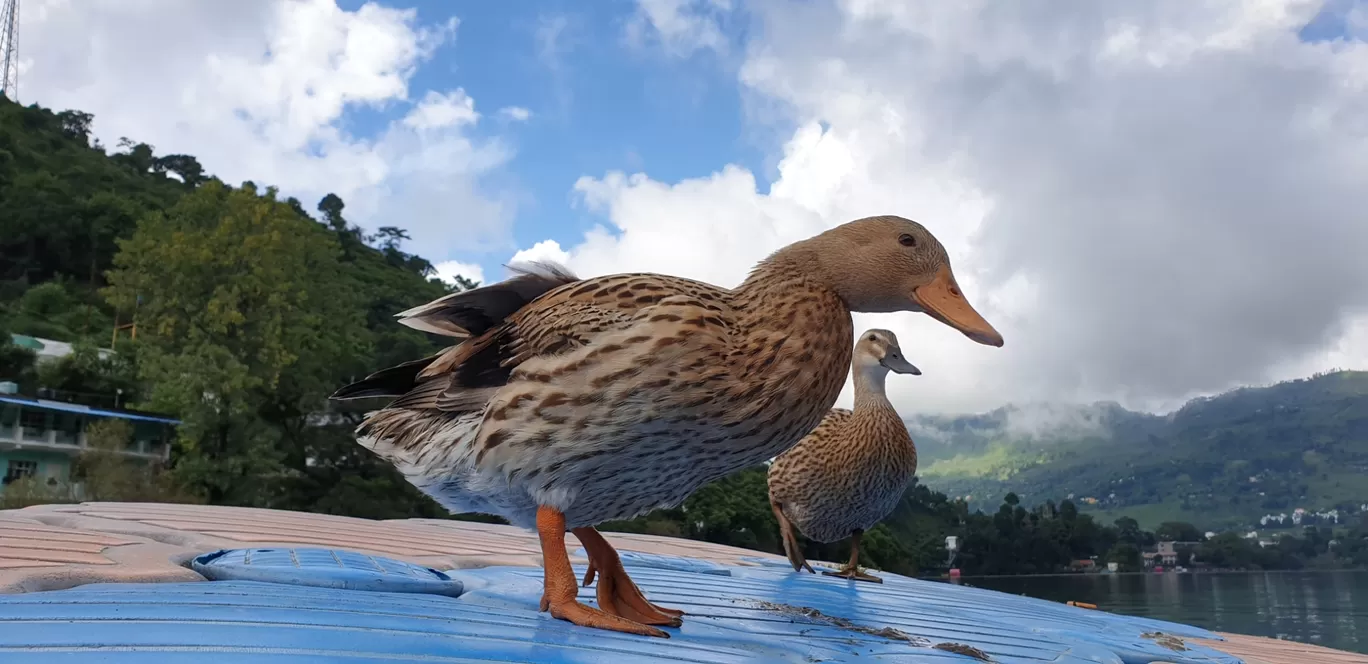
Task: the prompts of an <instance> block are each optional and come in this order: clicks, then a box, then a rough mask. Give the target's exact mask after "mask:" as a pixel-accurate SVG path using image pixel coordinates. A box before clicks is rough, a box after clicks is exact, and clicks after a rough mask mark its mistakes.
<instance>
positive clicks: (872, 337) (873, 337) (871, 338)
mask: <svg viewBox="0 0 1368 664" xmlns="http://www.w3.org/2000/svg"><path fill="white" fill-rule="evenodd" d="M869 340H870V341H878V340H879V338H878V337H876V336H874V335H872V334H871V335H869Z"/></svg>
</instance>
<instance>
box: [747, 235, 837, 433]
mask: <svg viewBox="0 0 1368 664" xmlns="http://www.w3.org/2000/svg"><path fill="white" fill-rule="evenodd" d="M730 299H731V302H730V304H731V306H732V308H733V316H734V320H735V321H736V323H737V325H736V332H737V333H738V335H739V338H738V340H737V343H736V344H735V346H734V349H733V352H734V355H733V362H734V364H735V366H734V371H735V375H736V376H737V377H738V379H739V380H738V381H737V385H736V386H737V388H738V390H740V395H739V396H741V397H744V398H743V399H742V400H743V401H745V402H746V405H744V406H741V407H739V408H738V410H737V412H736V416H737V417H739V418H742V419H746V418H750V417H752V416H758V415H759V414H760V412H761V411H764V413H765V414H764V416H763V418H762V419H764V420H770V419H774V420H775V421H782V422H783V423H784V426H783V427H782V431H781V432H778V433H776V434H774V435H775V438H774V444H775V445H779V444H780V443H783V442H785V441H786V440H787V439H789V438H791V439H792V440H787V443H788V444H790V445H791V444H792V443H796V442H798V439H799V438H801V437H802V436H804V435H806V434H807V433H808V432H809V431H811V430H812V429H813V428H814V427H816V426H817V425H818V424H819V423H820V422H821V420H822V417H824V416H825V415H826V413H827V411H828V410H829V409H830V408H831V406H832V405H833V404H834V403H835V402H836V397H838V396H840V393H841V388H842V387H844V385H845V378H846V375H847V372H848V371H849V367H850V357H851V347H852V346H853V344H854V343H855V339H854V335H855V332H854V329H853V324H852V322H851V319H850V309H849V307H847V306H846V303H845V300H843V299H842V298H841V297H840V296H839V295H837V293H836V292H835V290H834V289H833V288H831V287H830V286H829V285H828V284H827V282H826V279H824V275H823V274H822V273H821V271H820V270H817V269H814V265H813V264H812V262H810V261H804V260H803V259H802V258H801V256H799V255H798V254H795V253H794V252H791V251H788V250H785V251H783V252H780V253H778V254H775V255H774V256H771V257H770V258H769V259H766V260H765V261H764V262H762V263H761V264H760V265H758V266H757V267H756V268H755V270H753V271H752V272H751V274H750V276H749V277H748V278H747V279H746V281H745V282H743V283H742V284H741V285H740V286H738V287H736V288H735V289H733V290H732V293H731V298H730ZM752 411H755V412H752ZM785 449H786V448H785ZM780 451H782V450H780Z"/></svg>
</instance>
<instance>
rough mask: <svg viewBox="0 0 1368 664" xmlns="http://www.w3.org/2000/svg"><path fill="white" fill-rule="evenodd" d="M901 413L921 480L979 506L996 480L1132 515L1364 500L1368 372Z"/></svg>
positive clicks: (1367, 487)
mask: <svg viewBox="0 0 1368 664" xmlns="http://www.w3.org/2000/svg"><path fill="white" fill-rule="evenodd" d="M908 425H909V428H910V429H911V431H912V432H913V436H914V438H915V439H916V441H917V445H918V450H919V452H920V453H921V458H922V467H921V471H920V473H921V477H922V481H924V482H926V483H927V484H928V485H930V486H931V487H932V488H935V489H936V490H939V491H944V492H946V493H947V494H949V495H951V496H970V497H971V500H970V502H971V504H975V505H978V506H981V507H987V508H989V509H991V508H993V507H994V506H996V504H997V501H998V500H999V499H1000V497H1001V496H1002V495H1003V494H1004V493H1006V492H1008V491H1015V492H1016V493H1017V494H1018V495H1019V496H1021V498H1022V500H1023V502H1026V503H1036V502H1042V501H1044V500H1047V499H1054V500H1059V499H1062V498H1066V497H1069V496H1070V495H1072V496H1073V497H1074V500H1075V501H1076V502H1078V504H1079V506H1080V507H1081V508H1083V509H1084V510H1085V511H1086V510H1090V509H1092V510H1105V511H1106V512H1108V513H1109V514H1126V515H1129V516H1134V517H1135V518H1137V519H1139V520H1140V522H1141V524H1142V525H1157V524H1158V523H1160V522H1162V521H1189V522H1193V523H1197V524H1199V525H1202V526H1203V527H1207V528H1219V527H1225V526H1229V527H1236V526H1242V527H1243V526H1249V525H1251V524H1253V523H1256V521H1257V519H1258V518H1259V517H1260V516H1262V515H1264V514H1270V513H1271V514H1279V513H1287V514H1289V515H1290V513H1291V512H1292V511H1293V510H1294V509H1296V508H1298V507H1300V508H1304V509H1307V510H1311V511H1315V510H1322V511H1326V510H1330V509H1332V508H1336V507H1338V508H1340V509H1341V511H1344V510H1346V509H1352V510H1353V511H1357V509H1358V507H1359V506H1360V505H1361V504H1363V503H1368V372H1362V371H1338V372H1334V373H1327V374H1322V375H1318V376H1315V377H1312V378H1308V379H1302V380H1294V381H1290V382H1285V383H1279V384H1277V385H1273V386H1270V387H1257V388H1242V389H1238V390H1235V391H1232V392H1227V393H1225V394H1221V395H1219V396H1215V397H1210V398H1202V399H1196V400H1193V401H1191V402H1189V403H1187V404H1186V405H1184V406H1183V407H1182V408H1181V409H1179V410H1177V411H1175V412H1173V413H1171V414H1168V415H1166V416H1157V415H1151V414H1147V413H1136V412H1132V411H1128V410H1126V409H1124V408H1121V407H1120V406H1118V405H1116V404H1096V405H1092V406H1057V405H1056V406H1050V405H1038V406H1031V407H1006V408H1001V409H998V410H995V411H993V412H991V413H987V414H985V415H979V416H972V417H944V416H928V417H917V418H912V419H911V420H910V421H909V422H908ZM1092 500H1096V501H1097V503H1096V505H1093V504H1091V501H1092Z"/></svg>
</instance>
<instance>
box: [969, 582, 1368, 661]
mask: <svg viewBox="0 0 1368 664" xmlns="http://www.w3.org/2000/svg"><path fill="white" fill-rule="evenodd" d="M962 583H964V584H965V585H970V586H976V587H979V588H988V589H991V590H1000V591H1002V592H1009V593H1013V594H1017V595H1027V596H1030V597H1038V598H1041V599H1048V600H1053V601H1056V602H1065V601H1068V600H1075V601H1080V602H1088V603H1091V604H1096V605H1097V608H1098V609H1102V610H1106V611H1111V612H1114V613H1123V614H1129V615H1136V616H1145V617H1149V618H1158V619H1161V620H1170V621H1173V622H1180V623H1186V624H1189V625H1196V626H1198V627H1204V628H1206V629H1210V630H1213V631H1222V632H1236V633H1240V634H1252V635H1255V636H1267V637H1272V638H1279V639H1289V640H1292V641H1302V642H1305V643H1314V644H1317V645H1322V646H1326V647H1329V648H1338V649H1340V650H1348V651H1352V652H1360V653H1368V572H1259V573H1230V574H1088V575H1081V574H1080V575H1069V576H1034V577H997V578H973V579H965V580H964V581H962Z"/></svg>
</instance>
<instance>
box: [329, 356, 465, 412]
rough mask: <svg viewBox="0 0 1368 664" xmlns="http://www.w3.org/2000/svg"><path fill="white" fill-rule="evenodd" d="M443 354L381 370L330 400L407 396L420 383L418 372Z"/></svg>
mask: <svg viewBox="0 0 1368 664" xmlns="http://www.w3.org/2000/svg"><path fill="white" fill-rule="evenodd" d="M438 357H441V353H438V354H437V355H433V356H431V357H425V358H423V359H421V360H410V361H408V362H405V363H403V364H400V365H398V366H394V367H390V368H388V369H381V370H380V371H377V372H375V373H373V374H371V375H369V376H366V377H365V378H364V379H362V380H358V381H356V382H355V383H352V384H351V385H348V386H346V387H344V388H342V389H340V390H338V391H336V392H333V393H332V396H330V397H328V398H329V399H333V400H337V401H342V400H345V399H370V398H375V397H397V396H401V395H403V394H407V393H408V392H409V390H412V389H413V386H414V385H415V384H416V383H417V382H418V372H420V371H422V370H423V369H426V368H427V366H428V365H429V364H432V363H433V361H435V360H436V359H437V358H438Z"/></svg>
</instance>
